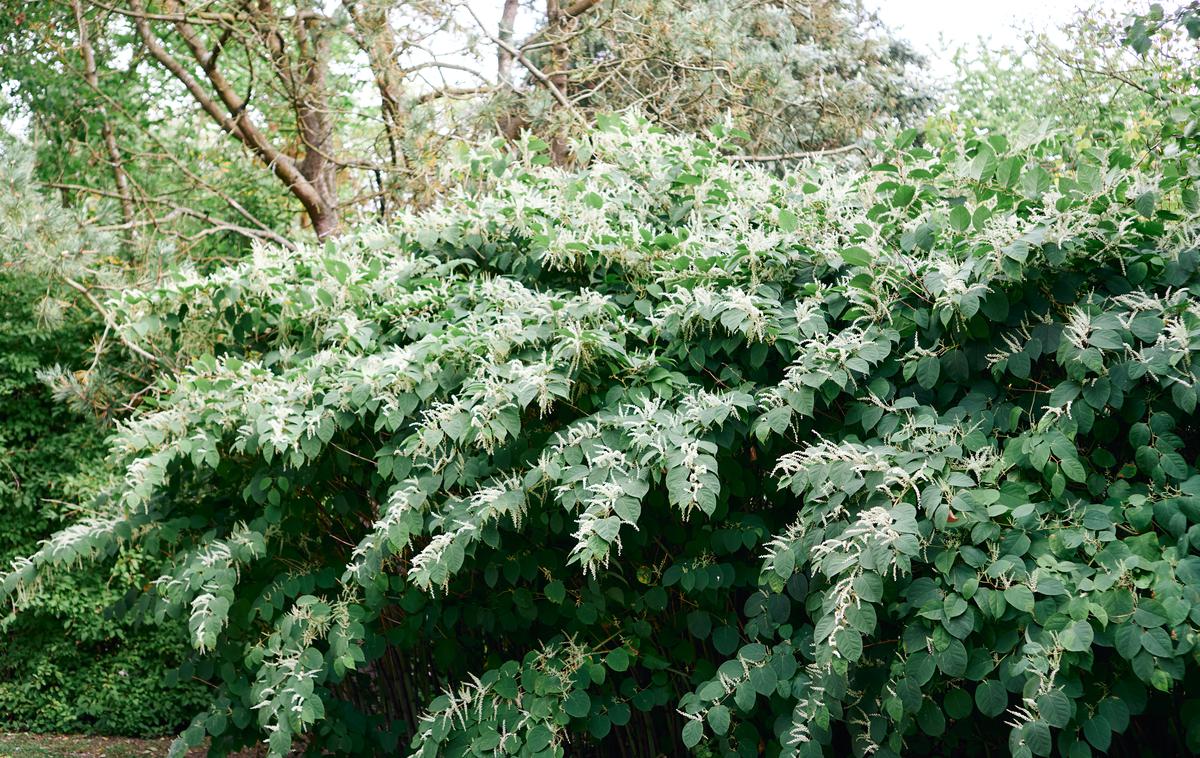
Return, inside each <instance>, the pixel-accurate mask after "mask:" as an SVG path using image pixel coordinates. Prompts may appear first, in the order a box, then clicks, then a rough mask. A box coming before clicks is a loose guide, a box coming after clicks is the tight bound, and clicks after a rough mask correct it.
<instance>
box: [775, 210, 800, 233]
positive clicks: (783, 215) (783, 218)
mask: <svg viewBox="0 0 1200 758" xmlns="http://www.w3.org/2000/svg"><path fill="white" fill-rule="evenodd" d="M799 225H800V220H799V219H798V218H796V214H795V213H792V212H791V211H789V210H788V209H787V208H780V209H779V228H780V229H782V230H783V231H785V232H794V231H796V229H797V228H798V227H799Z"/></svg>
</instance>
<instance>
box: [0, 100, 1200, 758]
mask: <svg viewBox="0 0 1200 758" xmlns="http://www.w3.org/2000/svg"><path fill="white" fill-rule="evenodd" d="M1194 118H1195V111H1190V112H1188V111H1186V110H1185V109H1177V111H1176V112H1175V114H1174V117H1173V118H1165V119H1164V121H1163V122H1162V123H1163V124H1164V125H1163V126H1162V128H1161V129H1160V131H1159V133H1158V134H1156V135H1155V136H1154V138H1153V140H1147V141H1146V142H1145V143H1140V142H1138V143H1130V142H1122V141H1118V140H1115V139H1114V140H1111V141H1104V140H1102V139H1099V138H1096V139H1094V140H1093V141H1092V143H1091V144H1090V145H1089V146H1087V147H1086V148H1082V149H1081V148H1080V147H1078V146H1076V145H1075V143H1074V141H1073V139H1071V138H1069V137H1060V135H1058V134H1057V133H1054V132H1050V133H1041V134H1023V135H1018V136H1015V137H1013V138H1012V139H1005V138H1004V137H1002V136H999V135H989V136H986V137H976V138H969V139H963V140H961V141H957V142H947V143H945V144H937V145H921V144H919V143H918V142H917V141H915V140H916V137H917V135H916V134H915V133H914V132H906V133H904V134H902V135H900V137H899V138H898V139H896V140H894V141H893V142H892V143H891V144H889V145H888V146H886V147H884V148H882V155H881V157H880V158H879V162H878V163H877V165H874V166H872V167H870V168H868V169H863V170H848V169H841V170H836V169H832V168H818V167H812V168H808V169H803V170H799V171H796V172H792V173H786V174H783V175H781V176H776V175H771V174H768V173H766V172H764V171H760V170H756V169H754V168H746V167H742V166H739V165H736V164H733V163H731V162H729V161H728V160H727V159H725V158H723V157H722V152H723V148H722V145H721V142H720V139H718V140H717V141H716V142H705V141H701V140H698V139H692V138H682V137H672V136H668V135H666V134H663V133H661V132H659V131H657V130H656V129H654V128H652V127H650V126H649V125H647V124H645V123H643V122H640V121H637V120H636V119H633V118H627V119H613V120H611V121H608V122H605V123H603V124H602V125H601V127H600V128H599V129H598V130H597V131H596V132H595V133H594V135H593V136H592V137H591V138H590V139H589V141H588V142H587V143H586V144H583V145H580V146H579V151H578V156H579V158H580V161H581V165H583V166H584V168H581V169H579V170H577V171H567V170H563V169H559V168H553V167H550V166H549V165H547V164H548V160H547V159H546V157H545V155H544V152H545V150H544V145H541V144H539V143H536V142H526V143H523V144H522V145H519V146H518V147H516V148H513V149H511V150H508V151H505V150H503V149H497V150H496V151H494V152H481V153H476V154H470V155H466V156H465V157H464V158H463V161H462V163H461V166H459V168H458V169H456V170H457V171H459V176H458V177H457V180H458V181H459V183H460V185H461V186H463V187H465V189H463V190H462V192H461V193H460V194H459V195H458V196H456V197H454V198H451V199H449V200H447V201H446V202H444V203H443V204H442V205H440V206H438V207H436V208H434V209H432V210H429V211H426V212H423V213H420V214H414V215H411V216H409V217H406V218H404V219H402V220H401V222H400V223H398V224H396V225H395V226H394V227H392V228H389V229H386V230H366V231H361V232H359V233H356V234H351V235H347V236H345V237H343V238H341V239H338V240H336V241H334V242H330V243H328V244H326V245H324V246H320V247H309V248H305V249H303V250H300V251H298V252H292V251H284V250H280V249H275V248H267V247H264V248H260V249H258V250H257V251H256V252H255V254H254V256H253V258H252V259H250V260H247V261H245V262H243V263H240V264H238V265H235V266H231V267H229V268H226V269H223V270H219V271H217V272H215V273H213V274H211V275H205V276H199V275H196V274H191V273H188V272H186V271H185V272H183V273H181V274H180V275H179V276H178V277H177V278H176V279H175V280H174V281H171V282H169V283H167V284H165V285H163V286H161V287H160V288H158V289H155V290H152V291H129V292H126V293H125V294H124V295H123V296H122V297H121V298H119V299H118V300H117V301H114V302H113V303H112V304H111V305H112V307H113V308H114V313H115V318H116V319H117V320H118V322H119V323H120V324H121V328H122V329H123V330H124V336H125V337H126V338H127V339H128V340H130V341H131V342H133V343H135V344H139V345H141V346H142V347H144V348H146V349H152V350H156V351H158V352H159V353H160V354H164V355H179V356H181V359H180V365H181V366H186V367H185V368H182V369H180V370H179V371H177V372H175V373H172V374H170V375H164V376H163V378H162V380H161V383H160V385H159V391H158V392H157V394H155V395H154V396H153V397H151V398H148V399H147V401H146V403H145V405H144V410H143V411H142V412H141V413H140V414H139V415H138V416H137V417H136V418H134V419H133V420H132V421H130V422H128V423H126V424H124V425H123V427H122V428H121V430H120V433H119V434H117V435H116V436H115V438H114V439H113V441H112V455H113V456H115V457H116V458H117V459H119V460H120V461H122V462H123V464H124V465H125V467H126V468H125V471H126V474H125V477H124V480H123V482H122V483H121V484H120V486H117V487H116V488H114V489H112V490H111V491H108V492H106V493H104V494H103V496H102V497H101V498H100V500H98V501H97V504H96V505H95V515H93V516H92V517H90V518H88V519H87V520H84V521H81V522H80V523H78V524H76V525H74V526H72V527H70V528H69V529H66V530H64V531H63V532H61V533H59V534H58V535H56V536H55V537H54V538H52V539H51V540H49V541H48V542H47V543H46V544H45V545H44V547H43V548H42V549H41V550H39V551H38V552H37V553H36V554H35V555H33V556H31V557H30V558H29V559H27V560H24V561H20V562H18V563H16V564H15V565H14V567H13V570H12V571H11V572H10V573H9V574H8V575H7V577H6V578H5V580H4V586H5V588H6V589H7V590H8V591H10V592H28V591H31V588H32V586H33V585H32V583H33V582H35V581H36V578H37V577H38V576H39V575H41V574H42V573H44V572H47V571H50V570H53V569H54V567H57V566H67V565H70V564H72V563H75V562H77V561H80V560H85V559H89V558H92V557H95V556H102V555H105V554H107V553H110V552H112V551H113V550H115V549H116V548H117V546H119V545H123V544H125V543H128V542H136V543H140V544H141V545H142V546H143V548H144V549H147V550H150V551H151V552H153V553H155V554H162V555H165V556H169V557H170V560H171V562H172V565H173V566H174V569H173V570H172V571H171V572H170V573H168V574H166V575H165V576H163V577H162V578H161V579H159V580H158V581H157V582H155V583H154V585H153V586H152V587H151V588H150V589H149V591H148V593H147V594H146V595H145V596H144V597H143V598H141V599H140V600H138V601H137V602H139V603H140V604H141V607H144V608H146V609H150V610H154V611H155V612H157V613H158V614H160V615H165V616H183V617H185V618H186V619H187V625H188V629H189V633H190V637H191V642H192V644H193V646H194V648H195V650H196V652H197V658H196V661H195V662H194V664H189V665H188V667H186V668H187V671H186V672H185V673H191V674H193V675H194V676H196V677H199V678H200V679H202V680H203V681H206V682H209V683H210V684H211V686H212V695H211V698H212V704H211V707H210V708H209V710H208V711H207V712H206V713H204V714H202V715H200V716H198V717H197V718H196V720H195V721H194V722H193V725H192V726H191V727H190V728H189V729H188V730H187V732H185V734H184V735H183V737H182V738H181V740H180V741H179V742H178V746H179V747H180V748H182V747H183V746H184V745H188V744H193V745H194V744H197V743H198V742H199V741H200V740H201V739H202V738H203V737H204V735H205V733H207V734H209V735H211V736H212V743H211V744H212V748H213V750H214V751H215V752H218V753H220V752H224V751H227V750H230V749H232V748H235V747H237V746H240V745H244V744H246V743H248V742H250V741H252V740H256V739H265V740H267V742H268V745H269V748H270V751H271V753H272V754H275V755H279V754H282V753H284V752H285V751H287V750H289V749H292V748H298V747H304V748H306V749H308V750H311V751H314V752H315V751H317V750H328V751H331V752H335V753H353V752H359V753H362V752H369V751H373V750H392V749H393V745H394V742H395V741H396V740H398V739H403V741H404V744H408V745H411V750H412V752H413V754H414V755H421V756H433V755H467V754H489V755H490V754H498V753H508V754H525V755H562V754H564V753H565V752H570V753H571V754H589V753H594V754H604V755H614V754H623V755H657V754H661V753H666V754H679V753H682V752H685V748H691V749H694V750H696V751H697V752H701V753H735V754H742V755H757V754H759V753H760V751H765V752H766V754H768V755H785V756H790V755H816V754H819V753H820V752H821V751H822V749H826V748H827V749H832V750H835V751H838V752H844V751H847V750H850V749H853V750H854V751H855V752H857V753H867V752H871V751H877V752H878V753H879V754H885V755H894V754H898V753H901V752H904V751H906V750H907V751H912V752H914V753H918V754H926V753H930V752H935V751H938V750H940V751H944V752H955V751H961V750H965V749H968V748H970V747H972V746H980V745H982V746H991V745H1004V744H1007V746H1008V747H1009V748H1011V751H1012V752H1013V753H1014V754H1016V755H1030V754H1035V755H1047V754H1049V753H1051V752H1053V751H1055V750H1056V749H1057V750H1058V751H1060V752H1062V753H1065V754H1070V755H1073V756H1074V755H1085V754H1088V753H1089V752H1090V751H1092V750H1095V751H1099V752H1104V751H1106V750H1107V749H1108V748H1109V746H1110V744H1112V743H1113V741H1114V739H1120V738H1121V737H1120V736H1121V735H1122V734H1123V733H1126V732H1127V731H1129V730H1133V729H1136V728H1137V727H1138V723H1139V722H1138V720H1137V719H1136V718H1135V719H1134V720H1133V721H1132V722H1131V715H1133V716H1136V715H1137V714H1138V713H1140V712H1143V711H1145V710H1146V709H1154V708H1155V707H1157V705H1156V704H1158V703H1161V702H1164V701H1168V702H1169V707H1170V709H1172V710H1171V712H1172V713H1174V714H1175V715H1176V716H1178V714H1179V713H1184V714H1185V715H1186V714H1187V713H1189V712H1190V709H1193V708H1194V705H1195V701H1192V700H1190V699H1188V698H1190V697H1192V696H1194V695H1195V693H1196V691H1197V688H1196V685H1197V682H1196V679H1197V665H1196V664H1197V628H1198V625H1200V555H1197V551H1198V550H1200V475H1198V474H1197V470H1196V460H1195V459H1196V454H1197V445H1198V440H1197V424H1196V420H1195V416H1194V413H1195V409H1196V402H1197V390H1196V381H1197V367H1198V366H1197V361H1200V305H1198V304H1197V302H1198V301H1197V294H1198V293H1200V271H1198V267H1200V252H1198V251H1197V236H1198V225H1197V220H1198V217H1197V214H1198V211H1200V204H1198V201H1197V193H1196V189H1195V187H1194V185H1195V180H1196V174H1197V171H1198V169H1197V164H1196V150H1195V147H1196V143H1195V139H1194V137H1193V136H1192V133H1193V131H1194V121H1193V122H1192V124H1193V125H1190V126H1189V125H1188V123H1187V120H1188V119H1194ZM1156 693H1159V694H1156ZM1161 693H1172V695H1171V696H1167V695H1163V694H1161ZM1172 696H1173V697H1174V698H1175V701H1174V702H1173V703H1172V702H1170V697H1172ZM1131 723H1132V725H1131ZM1162 723H1163V724H1168V723H1173V724H1175V726H1168V727H1163V726H1155V736H1156V737H1157V738H1159V739H1174V740H1177V741H1178V742H1177V744H1183V743H1184V742H1186V744H1187V745H1190V746H1192V747H1196V746H1200V742H1198V740H1197V737H1198V735H1197V727H1196V726H1195V723H1196V722H1195V721H1194V720H1193V721H1192V722H1191V725H1188V724H1186V723H1184V722H1182V721H1180V720H1178V719H1176V720H1174V721H1167V720H1165V719H1164V721H1163V722H1162ZM376 738H378V739H379V740H380V742H379V743H375V742H371V740H374V739H376Z"/></svg>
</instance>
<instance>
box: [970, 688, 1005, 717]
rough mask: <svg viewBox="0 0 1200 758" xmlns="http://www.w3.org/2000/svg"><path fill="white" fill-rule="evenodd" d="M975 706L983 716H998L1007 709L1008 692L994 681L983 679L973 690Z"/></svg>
mask: <svg viewBox="0 0 1200 758" xmlns="http://www.w3.org/2000/svg"><path fill="white" fill-rule="evenodd" d="M975 705H976V706H978V707H979V712H980V713H982V714H983V715H984V716H988V717H990V718H994V717H996V716H999V715H1000V714H1001V713H1003V712H1004V710H1005V709H1006V708H1008V690H1006V689H1004V685H1003V684H1000V682H997V681H996V680H995V679H985V680H984V681H982V682H980V683H979V686H978V687H976V688H975Z"/></svg>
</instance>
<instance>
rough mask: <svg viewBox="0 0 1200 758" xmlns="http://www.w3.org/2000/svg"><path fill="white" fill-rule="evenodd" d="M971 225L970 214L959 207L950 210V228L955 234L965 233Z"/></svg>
mask: <svg viewBox="0 0 1200 758" xmlns="http://www.w3.org/2000/svg"><path fill="white" fill-rule="evenodd" d="M970 225H971V212H970V211H968V210H967V209H966V208H965V207H963V206H961V205H956V206H954V207H953V208H951V209H950V227H951V228H952V229H954V231H956V232H965V231H966V230H967V227H969V226H970Z"/></svg>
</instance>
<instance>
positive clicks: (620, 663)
mask: <svg viewBox="0 0 1200 758" xmlns="http://www.w3.org/2000/svg"><path fill="white" fill-rule="evenodd" d="M604 663H605V665H607V666H608V667H609V668H610V669H612V670H613V671H617V672H621V671H625V670H626V669H628V668H629V653H628V652H626V650H625V648H623V647H619V648H616V649H615V650H612V651H611V652H609V654H608V655H607V656H605V658H604Z"/></svg>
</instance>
